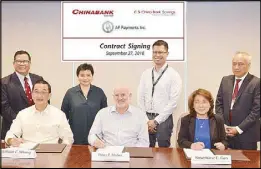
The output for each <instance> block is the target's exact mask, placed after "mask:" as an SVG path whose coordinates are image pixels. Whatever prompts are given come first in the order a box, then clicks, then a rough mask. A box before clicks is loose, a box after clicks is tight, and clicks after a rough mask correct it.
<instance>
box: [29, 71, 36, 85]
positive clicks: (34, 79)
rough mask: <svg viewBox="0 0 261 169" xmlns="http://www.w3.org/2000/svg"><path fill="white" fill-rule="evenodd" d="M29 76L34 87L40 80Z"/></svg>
mask: <svg viewBox="0 0 261 169" xmlns="http://www.w3.org/2000/svg"><path fill="white" fill-rule="evenodd" d="M29 76H30V79H31V81H32V85H34V84H35V83H36V81H37V80H38V79H37V78H35V77H34V76H32V74H31V73H29Z"/></svg>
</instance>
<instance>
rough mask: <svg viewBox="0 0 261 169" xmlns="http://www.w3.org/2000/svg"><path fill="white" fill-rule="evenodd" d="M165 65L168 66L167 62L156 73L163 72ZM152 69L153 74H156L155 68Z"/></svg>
mask: <svg viewBox="0 0 261 169" xmlns="http://www.w3.org/2000/svg"><path fill="white" fill-rule="evenodd" d="M167 65H168V64H167V62H166V63H165V64H164V65H163V66H162V67H161V68H160V69H159V71H158V72H157V73H161V72H163V70H164V69H165V68H166V66H167ZM153 69H154V70H155V72H156V69H155V66H154V67H153Z"/></svg>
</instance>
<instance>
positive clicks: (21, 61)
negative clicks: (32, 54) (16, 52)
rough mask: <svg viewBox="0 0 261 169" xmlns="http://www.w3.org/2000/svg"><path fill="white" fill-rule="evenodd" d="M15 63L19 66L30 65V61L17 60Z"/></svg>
mask: <svg viewBox="0 0 261 169" xmlns="http://www.w3.org/2000/svg"><path fill="white" fill-rule="evenodd" d="M14 62H15V63H17V64H25V65H27V64H29V63H30V61H29V60H15V61H14Z"/></svg>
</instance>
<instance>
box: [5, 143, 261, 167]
mask: <svg viewBox="0 0 261 169" xmlns="http://www.w3.org/2000/svg"><path fill="white" fill-rule="evenodd" d="M138 149H139V150H140V151H142V150H143V149H144V148H138ZM91 151H93V148H92V147H90V146H87V145H70V146H67V147H66V148H65V149H64V151H63V152H62V153H37V158H36V159H11V158H2V159H1V160H2V161H1V162H2V167H5V168H7V167H19V168H21V167H32V168H39V167H42V168H50V167H54V168H56V167H59V168H72V167H73V168H91V167H92V168H96V167H127V168H138V167H141V168H170V167H171V168H173V167H179V168H184V167H186V168H191V167H193V166H191V163H190V161H189V160H187V159H186V158H185V155H184V153H183V150H182V149H180V148H153V154H154V158H131V160H130V162H129V163H126V162H121V163H116V162H92V161H91ZM230 151H231V150H230ZM235 151H236V150H235ZM242 152H243V154H244V155H245V156H247V157H248V158H249V159H250V160H251V161H249V162H246V161H232V165H231V166H229V167H236V168H260V151H259V150H242ZM220 167H222V166H220Z"/></svg>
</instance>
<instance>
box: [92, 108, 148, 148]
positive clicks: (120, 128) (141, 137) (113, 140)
mask: <svg viewBox="0 0 261 169" xmlns="http://www.w3.org/2000/svg"><path fill="white" fill-rule="evenodd" d="M146 122H147V119H146V116H145V114H144V113H143V112H142V111H141V110H140V109H139V108H136V107H134V106H131V105H130V106H129V108H128V110H127V111H126V112H125V113H123V114H120V113H118V112H117V111H116V107H115V106H110V107H106V108H103V109H101V110H100V111H99V112H98V113H97V115H96V117H95V120H94V122H93V125H92V127H91V130H90V133H89V136H88V141H89V143H90V144H91V145H94V142H95V140H96V139H97V136H96V135H98V137H99V138H101V139H102V140H103V141H104V142H105V145H113V146H125V147H149V134H148V126H147V124H146Z"/></svg>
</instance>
